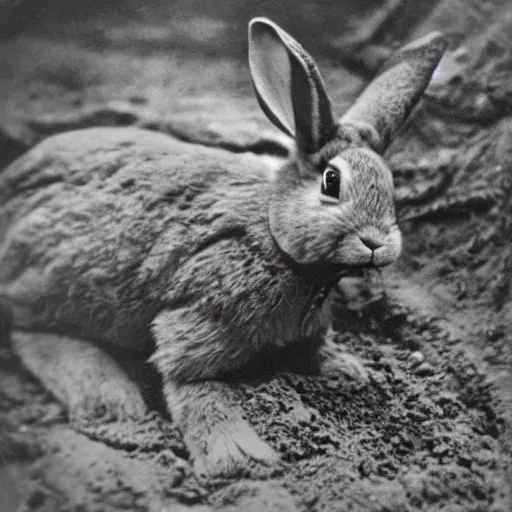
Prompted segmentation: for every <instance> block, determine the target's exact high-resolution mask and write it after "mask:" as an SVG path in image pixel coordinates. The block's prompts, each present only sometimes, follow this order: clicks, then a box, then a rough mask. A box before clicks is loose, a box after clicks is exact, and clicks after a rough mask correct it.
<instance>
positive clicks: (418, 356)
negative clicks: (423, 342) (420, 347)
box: [409, 351, 425, 368]
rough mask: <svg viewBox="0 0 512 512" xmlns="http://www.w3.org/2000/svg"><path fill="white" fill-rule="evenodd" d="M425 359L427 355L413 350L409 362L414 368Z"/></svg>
mask: <svg viewBox="0 0 512 512" xmlns="http://www.w3.org/2000/svg"><path fill="white" fill-rule="evenodd" d="M423 361H425V356H424V355H423V354H422V353H421V352H419V351H416V352H411V354H410V355H409V364H410V365H411V366H412V367H413V368H414V367H416V366H419V365H420V364H421V363H423Z"/></svg>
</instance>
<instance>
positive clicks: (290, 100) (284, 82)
mask: <svg viewBox="0 0 512 512" xmlns="http://www.w3.org/2000/svg"><path fill="white" fill-rule="evenodd" d="M249 68H250V71H251V77H252V82H253V84H254V89H255V91H256V96H257V98H258V102H259V104H260V106H261V108H262V110H263V112H265V114H266V115H267V117H268V118H269V120H270V121H271V122H272V123H273V124H274V125H275V126H277V128H279V129H280V130H281V131H283V132H284V133H286V134H288V135H291V136H292V137H295V139H296V141H297V145H298V147H299V149H300V150H302V151H304V152H305V153H314V152H315V151H317V150H318V149H320V148H321V147H322V146H323V144H325V143H326V142H327V140H328V139H329V137H330V136H332V133H333V132H334V130H335V129H336V126H337V123H336V121H335V119H334V116H333V113H332V108H331V102H330V100H329V97H328V96H327V92H326V91H325V87H324V83H323V80H322V77H321V76H320V72H319V71H318V68H317V67H316V65H315V62H314V61H313V59H312V57H311V56H310V55H309V54H308V53H307V52H306V51H305V50H304V48H302V46H301V45H300V44H299V43H298V42H297V41H296V40H295V39H294V38H293V37H291V36H290V35H289V34H288V33H286V32H285V31H284V30H283V29H282V28H280V27H279V26H278V25H276V24H275V23H274V22H272V21H270V20H269V19H267V18H254V19H252V20H251V22H250V23H249Z"/></svg>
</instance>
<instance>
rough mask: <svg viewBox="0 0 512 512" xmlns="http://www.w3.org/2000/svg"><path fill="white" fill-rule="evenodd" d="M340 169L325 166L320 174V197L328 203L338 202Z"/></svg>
mask: <svg viewBox="0 0 512 512" xmlns="http://www.w3.org/2000/svg"><path fill="white" fill-rule="evenodd" d="M340 181H341V180H340V171H339V170H338V169H335V168H334V167H327V169H325V171H324V172H323V174H322V187H321V190H320V192H321V194H322V195H321V199H322V200H325V201H326V202H329V203H338V202H339V200H340Z"/></svg>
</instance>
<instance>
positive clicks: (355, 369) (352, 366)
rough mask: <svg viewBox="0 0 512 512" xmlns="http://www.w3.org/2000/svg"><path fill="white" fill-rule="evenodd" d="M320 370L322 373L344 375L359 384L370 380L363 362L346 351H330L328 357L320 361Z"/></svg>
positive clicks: (364, 383)
mask: <svg viewBox="0 0 512 512" xmlns="http://www.w3.org/2000/svg"><path fill="white" fill-rule="evenodd" d="M321 371H322V374H323V375H340V374H342V375H345V376H347V377H349V378H351V379H352V380H354V381H356V382H357V383H359V384H361V385H366V384H368V382H369V381H370V377H369V375H368V371H367V370H366V369H365V367H364V365H363V363H362V362H361V361H360V360H359V359H358V358H357V357H356V356H353V355H352V354H349V353H348V352H338V351H336V352H335V353H334V354H332V353H331V354H330V357H329V358H327V359H325V360H324V361H323V362H322V370H321Z"/></svg>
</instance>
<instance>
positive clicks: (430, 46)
mask: <svg viewBox="0 0 512 512" xmlns="http://www.w3.org/2000/svg"><path fill="white" fill-rule="evenodd" d="M446 45H447V42H446V40H445V38H444V36H443V35H442V34H441V33H440V32H431V33H430V34H428V35H426V36H424V37H422V38H420V39H417V40H416V41H413V42H412V43H409V44H408V45H406V46H404V47H402V48H401V49H399V50H398V51H397V52H396V53H394V54H392V55H391V57H390V58H389V59H388V60H387V61H386V62H385V63H384V66H383V68H382V69H381V71H380V73H379V74H378V75H377V76H376V77H375V78H374V79H373V80H372V82H370V84H369V85H368V87H367V88H366V89H365V90H364V91H363V92H362V94H361V95H360V96H359V98H357V100H356V102H355V103H354V105H353V106H352V107H351V108H350V109H349V110H348V111H347V113H346V114H345V115H344V116H343V117H342V118H341V120H340V123H341V124H342V125H343V124H346V125H352V126H355V127H356V128H358V130H359V132H360V133H361V135H362V137H363V139H365V140H366V141H367V143H368V144H369V145H370V147H371V148H372V149H373V150H374V151H376V152H378V153H383V152H384V150H385V149H386V147H387V146H388V144H389V143H390V141H391V139H392V138H393V137H394V135H395V134H396V133H397V131H398V130H399V128H400V127H401V126H402V124H403V123H404V122H405V120H406V119H407V117H408V116H409V114H410V112H411V110H412V109H413V107H414V106H415V105H416V104H417V103H418V101H419V99H420V97H421V95H422V94H423V92H424V91H425V89H426V88H427V86H428V84H429V82H430V79H431V77H432V74H433V72H434V70H435V68H436V66H437V64H438V63H439V61H440V59H441V57H442V55H443V53H444V51H445V49H446Z"/></svg>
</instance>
